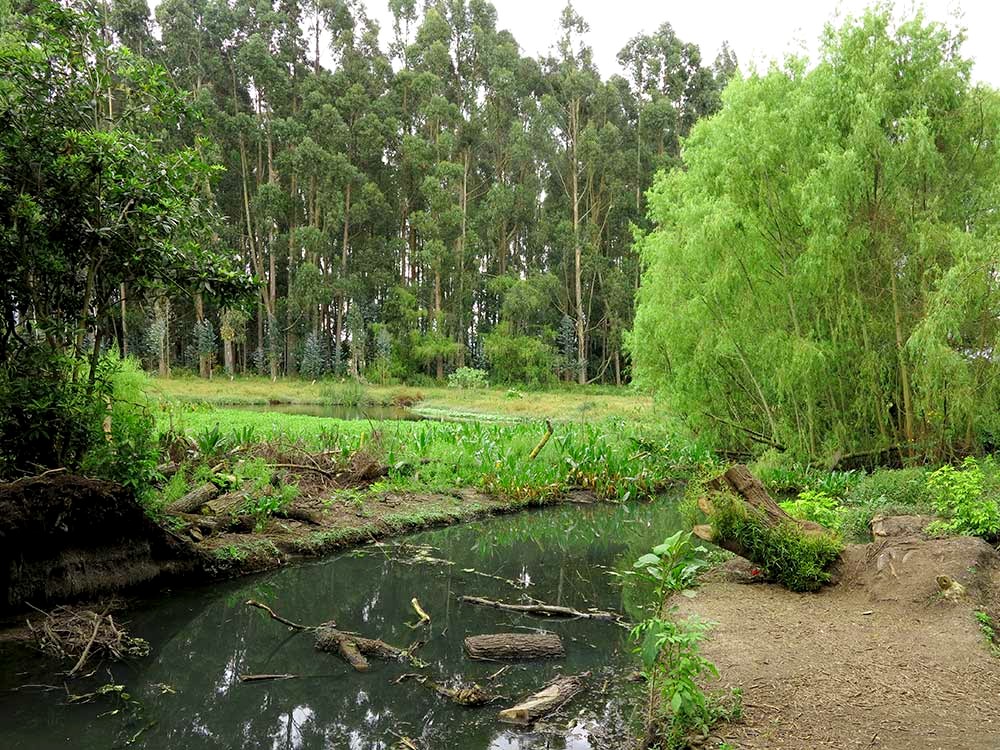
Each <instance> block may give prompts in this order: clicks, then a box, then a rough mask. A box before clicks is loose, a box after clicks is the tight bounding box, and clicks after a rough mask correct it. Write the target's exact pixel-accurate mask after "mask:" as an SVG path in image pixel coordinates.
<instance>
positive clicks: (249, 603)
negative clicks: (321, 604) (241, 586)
mask: <svg viewBox="0 0 1000 750" xmlns="http://www.w3.org/2000/svg"><path fill="white" fill-rule="evenodd" d="M245 604H246V605H247V606H248V607H256V608H257V609H262V610H264V611H265V612H267V613H268V614H269V615H270V616H271V619H272V620H277V621H278V622H280V623H282V624H283V625H287V626H288V627H290V628H293V629H294V630H310V631H312V630H316V626H315V625H300V624H299V623H297V622H292V621H291V620H287V619H285V618H284V617H282V616H281V615H279V614H278V613H277V612H275V611H274V610H273V609H271V608H270V607H268V606H267V605H266V604H261V603H260V602H258V601H255V600H253V599H247V600H246V602H245ZM325 624H326V625H328V626H331V627H332V625H331V623H325Z"/></svg>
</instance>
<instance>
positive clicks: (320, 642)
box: [316, 625, 407, 672]
mask: <svg viewBox="0 0 1000 750" xmlns="http://www.w3.org/2000/svg"><path fill="white" fill-rule="evenodd" d="M316 648H317V650H319V651H327V652H329V653H333V654H338V655H339V656H340V657H341V658H342V659H343V660H344V661H346V662H347V663H348V664H350V665H351V666H352V667H354V669H356V670H357V671H358V672H367V671H368V659H366V658H365V657H366V656H375V657H378V658H379V659H386V660H389V661H392V660H399V659H404V658H406V656H407V652H406V651H404V650H403V649H401V648H397V647H396V646H390V645H389V644H388V643H386V642H385V641H380V640H377V639H374V638H362V637H361V636H359V635H354V634H353V633H345V632H344V631H343V630H337V629H336V628H331V627H324V626H322V625H321V626H319V628H317V629H316Z"/></svg>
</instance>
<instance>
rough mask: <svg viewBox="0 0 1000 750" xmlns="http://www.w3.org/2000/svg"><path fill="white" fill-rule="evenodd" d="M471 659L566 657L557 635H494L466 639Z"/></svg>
mask: <svg viewBox="0 0 1000 750" xmlns="http://www.w3.org/2000/svg"><path fill="white" fill-rule="evenodd" d="M465 652H466V653H467V654H468V655H469V658H470V659H481V660H487V661H490V660H498V659H555V658H560V657H563V656H565V655H566V650H565V649H564V648H563V645H562V640H561V639H560V638H559V636H558V635H556V634H555V633H494V634H491V635H470V636H469V637H468V638H466V639H465Z"/></svg>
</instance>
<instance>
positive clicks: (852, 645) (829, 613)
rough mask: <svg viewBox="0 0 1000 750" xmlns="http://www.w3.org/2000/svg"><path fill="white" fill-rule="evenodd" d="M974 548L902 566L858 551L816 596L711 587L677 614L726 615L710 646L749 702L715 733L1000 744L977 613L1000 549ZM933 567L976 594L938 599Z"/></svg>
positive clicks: (919, 748)
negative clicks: (843, 576)
mask: <svg viewBox="0 0 1000 750" xmlns="http://www.w3.org/2000/svg"><path fill="white" fill-rule="evenodd" d="M950 541H955V540H950ZM965 541H969V542H971V541H972V540H965ZM912 544H913V543H912V542H909V545H910V546H911V547H912ZM939 546H940V543H939ZM959 546H961V545H959ZM982 546H983V547H986V545H985V544H983V545H982ZM966 547H967V548H965V549H963V550H962V552H964V553H965V554H953V553H957V552H958V550H956V549H954V545H953V546H952V548H951V549H948V550H946V552H947V554H944V555H942V554H940V551H936V552H935V551H933V550H931V551H929V552H928V554H924V555H923V562H921V560H920V559H919V558H920V557H921V555H922V554H923V553H922V552H918V553H916V555H914V554H912V553H911V554H910V555H907V556H906V557H905V558H904V557H902V556H900V557H898V559H897V560H896V561H895V562H896V565H895V566H893V565H887V564H883V563H884V562H885V560H884V559H883V557H884V555H881V556H880V555H879V553H881V552H884V550H885V546H884V543H883V545H882V546H881V547H875V546H874V545H872V546H870V547H858V548H856V549H857V552H856V553H855V554H854V555H853V559H854V562H855V563H857V565H856V566H855V567H856V569H855V570H854V571H853V572H851V573H850V575H849V576H848V578H847V580H845V581H844V582H843V583H841V584H839V585H837V586H833V587H830V588H828V589H826V590H824V591H823V592H821V593H819V594H811V595H810V594H794V593H791V592H789V591H787V590H785V589H782V588H779V587H777V586H772V585H768V584H746V583H737V582H734V580H735V577H734V576H732V575H719V576H717V577H716V578H717V579H716V580H712V581H710V582H708V583H706V584H705V585H704V586H703V587H702V588H701V589H700V590H699V592H698V593H697V596H696V597H695V598H694V599H692V600H685V601H683V602H681V603H680V605H679V606H680V610H681V611H682V612H683V613H693V614H697V615H698V616H700V617H703V618H706V619H709V620H713V621H715V622H717V623H718V624H717V625H716V627H715V628H714V629H713V631H712V635H711V636H710V640H709V641H708V643H707V644H706V647H705V653H706V655H707V656H708V658H710V659H712V660H713V661H714V662H715V663H716V665H717V666H718V668H719V672H720V675H721V682H722V684H724V685H725V686H727V687H740V688H742V689H743V698H744V706H745V719H744V721H743V722H742V723H741V724H738V725H733V726H728V727H724V728H722V729H721V730H720V731H718V733H717V735H716V736H717V737H718V738H719V739H720V740H723V741H726V742H728V743H730V744H731V745H732V746H734V747H736V748H741V749H744V750H751V749H753V750H756V749H757V748H761V749H763V748H768V750H792V749H793V748H794V749H795V750H808V749H811V748H837V749H838V750H847V749H849V748H879V749H882V750H994V749H997V748H1000V712H998V708H1000V659H998V658H996V657H994V656H993V655H991V654H990V652H989V649H988V648H987V646H986V643H985V639H984V636H983V634H982V633H981V631H980V630H979V626H978V624H977V623H976V621H975V620H974V618H973V615H972V611H973V608H974V602H976V606H978V604H979V603H982V602H983V599H984V597H986V598H991V597H995V595H996V591H997V588H996V586H995V584H997V583H1000V577H998V576H997V572H996V566H995V564H994V563H992V562H986V563H985V567H986V568H988V569H987V570H984V569H983V567H984V563H983V562H982V560H983V556H984V555H990V554H993V557H995V553H991V552H990V550H989V548H988V547H986V550H985V552H984V550H983V549H981V548H975V549H973V548H972V546H971V545H966ZM890 557H891V556H890ZM901 560H905V562H906V563H907V565H904V566H902V568H900V566H899V564H898V563H899V561H901ZM914 560H915V561H916V563H917V564H916V565H910V564H909V563H911V562H913V561H914ZM970 560H971V562H970ZM977 561H978V562H977ZM931 565H932V566H935V568H936V569H937V570H938V571H940V572H944V571H943V570H942V566H943V567H944V568H946V569H947V571H948V574H949V575H953V576H954V577H956V578H958V579H959V580H962V581H963V583H966V584H967V585H968V587H969V596H967V597H965V598H963V599H962V600H960V601H958V602H951V601H947V600H945V599H943V598H942V597H940V596H939V595H936V594H935V590H934V587H933V581H934V576H933V575H929V576H928V575H927V573H928V566H931ZM963 566H964V567H963ZM952 571H954V572H952ZM928 579H929V583H928ZM988 604H991V605H995V599H993V600H992V601H991V602H988ZM994 611H995V609H994ZM709 746H711V747H714V746H715V745H709Z"/></svg>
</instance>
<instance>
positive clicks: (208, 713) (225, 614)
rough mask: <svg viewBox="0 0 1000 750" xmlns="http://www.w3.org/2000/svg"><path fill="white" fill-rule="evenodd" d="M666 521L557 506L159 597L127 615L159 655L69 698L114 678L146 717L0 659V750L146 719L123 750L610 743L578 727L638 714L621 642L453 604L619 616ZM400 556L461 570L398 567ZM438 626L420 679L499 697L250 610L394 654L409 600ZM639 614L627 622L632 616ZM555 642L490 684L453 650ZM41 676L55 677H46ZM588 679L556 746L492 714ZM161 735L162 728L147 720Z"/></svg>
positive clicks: (40, 669)
mask: <svg viewBox="0 0 1000 750" xmlns="http://www.w3.org/2000/svg"><path fill="white" fill-rule="evenodd" d="M676 525H677V521H676V515H675V512H674V510H673V501H672V500H669V499H664V500H661V501H660V502H658V503H654V504H650V505H642V506H606V505H599V506H566V507H562V508H555V509H550V510H544V511H538V512H532V513H524V514H520V515H517V516H509V517H499V518H494V519H490V520H486V521H482V522H478V523H472V524H466V525H462V526H456V527H452V528H448V529H442V530H438V531H430V532H425V533H421V534H416V535H413V536H410V537H407V538H406V539H404V540H397V541H395V542H393V543H391V544H389V545H387V546H386V547H382V548H375V547H369V548H367V549H365V550H363V551H360V552H354V553H348V554H345V555H342V556H339V557H336V558H331V559H327V560H324V561H321V562H316V563H310V564H304V565H298V566H294V567H288V568H285V569H282V570H277V571H274V572H272V573H269V574H265V575H261V576H257V577H255V578H252V579H242V580H240V581H236V582H231V583H227V584H222V585H215V586H211V587H203V588H198V589H192V590H185V591H180V590H178V591H174V592H170V593H166V594H165V595H163V596H162V597H160V598H158V599H157V600H156V601H151V602H149V603H148V604H146V605H144V606H141V607H139V608H138V609H137V610H133V611H132V612H130V613H129V616H128V617H129V619H130V627H131V630H132V631H133V634H134V635H138V636H141V637H144V638H146V639H148V640H149V642H150V643H151V645H152V653H151V654H150V656H149V657H147V658H146V659H142V660H139V661H136V662H133V663H131V664H127V665H116V666H114V667H113V669H112V670H111V671H110V672H109V670H108V668H107V667H102V669H101V670H100V671H99V672H98V673H97V674H95V675H94V676H93V677H92V678H90V679H89V680H76V681H74V682H73V683H71V685H70V689H71V690H72V692H74V693H83V692H87V691H88V690H93V689H95V687H97V686H99V685H101V684H104V683H107V682H114V683H118V684H124V685H126V686H127V688H128V690H129V691H130V693H131V694H132V695H133V696H134V697H135V698H136V700H137V701H138V702H139V704H141V711H140V712H138V713H136V712H135V711H123V712H121V713H119V714H116V715H110V716H101V714H102V713H104V712H107V711H109V710H114V709H115V708H116V707H117V705H118V704H116V703H114V702H113V701H111V700H110V699H108V698H103V699H101V701H99V702H95V703H91V704H89V705H70V706H67V705H65V694H64V693H63V692H59V691H50V692H42V691H41V690H40V689H38V688H22V689H20V690H12V688H17V687H18V686H21V685H25V684H32V683H45V684H51V685H57V686H58V685H61V684H62V682H61V678H59V677H58V676H54V675H53V672H52V670H53V668H62V669H68V665H53V664H52V663H50V662H49V663H47V662H42V661H39V659H38V658H37V657H34V656H32V657H27V656H25V655H24V654H23V653H18V652H10V651H9V650H8V651H7V652H6V653H0V748H17V749H22V748H23V749H24V750H28V749H29V748H30V749H32V750H34V749H37V750H46V749H48V748H79V749H81V750H91V749H95V750H96V749H98V748H101V749H103V748H111V747H120V746H123V745H124V742H123V740H127V739H129V738H130V737H131V736H132V735H133V734H134V733H135V732H137V731H138V730H139V729H140V728H142V727H144V726H147V725H149V724H150V723H152V726H149V728H148V729H146V730H145V731H143V732H142V734H140V735H139V737H138V739H137V740H136V741H135V742H134V743H133V744H132V747H137V748H149V749H150V750H154V749H156V750H159V749H161V748H171V749H174V748H178V749H180V748H185V749H187V748H190V749H192V750H195V749H200V748H274V749H278V748H280V749H282V750H291V749H293V748H294V749H296V750H297V749H299V748H331V749H335V750H340V749H341V748H343V749H345V750H369V749H371V750H377V749H382V748H389V747H392V746H393V745H394V744H395V743H396V742H397V739H398V737H397V735H406V736H408V737H411V738H414V740H416V741H417V745H418V747H421V748H427V749H428V750H444V749H450V748H455V749H456V750H458V749H461V750H466V749H467V750H477V749H479V748H491V749H492V750H527V749H528V748H532V749H534V748H552V749H562V748H566V749H568V748H573V750H585V749H586V748H591V747H593V748H602V750H603V749H604V748H609V747H614V746H615V745H611V744H609V741H608V740H606V739H601V740H596V739H593V740H589V739H588V737H587V731H586V728H587V727H588V726H594V725H597V726H600V727H601V728H602V730H603V731H604V732H610V733H612V734H613V733H615V732H616V731H620V730H621V728H622V727H623V726H624V725H625V724H626V723H627V722H628V721H629V720H630V719H632V718H633V717H634V715H635V713H634V712H635V708H634V705H635V699H636V692H635V691H636V688H635V687H634V686H632V685H630V684H629V683H626V682H625V681H623V680H622V677H623V675H625V674H627V673H628V672H629V671H631V670H632V669H634V668H635V662H634V657H633V656H632V654H631V653H630V652H629V644H628V642H627V633H626V631H625V630H624V629H622V628H620V627H617V626H615V625H612V624H609V623H605V622H594V621H587V620H578V621H541V620H538V619H534V618H528V617H522V616H518V615H512V614H511V613H505V612H501V611H497V610H493V609H484V608H480V607H474V606H470V605H463V604H461V603H459V602H458V601H457V599H456V597H457V596H459V595H462V594H469V595H477V596H485V597H488V598H493V599H504V600H507V601H515V600H516V599H517V597H518V596H519V594H521V593H528V594H530V595H531V596H533V597H535V598H537V599H540V600H543V601H546V602H549V603H553V604H564V605H569V606H573V607H576V608H578V609H584V608H586V607H600V608H605V609H615V610H618V611H627V609H628V607H627V606H626V604H627V602H628V601H629V600H631V599H633V598H635V594H634V592H633V593H629V592H628V591H627V590H624V589H623V588H622V587H621V586H620V585H619V584H618V583H617V582H616V579H615V578H614V577H612V576H610V575H609V571H610V570H614V569H624V568H626V567H627V566H628V565H630V564H631V561H632V560H634V559H635V558H636V557H638V556H639V555H640V554H642V553H643V552H644V551H647V550H648V549H649V548H650V547H651V546H653V545H654V544H656V543H658V542H660V541H662V540H663V538H664V537H665V536H667V535H668V534H669V533H670V532H671V531H673V530H674V528H675V527H676ZM403 542H405V543H408V544H409V545H429V546H431V547H433V548H434V550H433V551H430V552H428V553H427V554H430V555H432V556H434V557H437V558H442V559H446V560H451V561H453V562H454V563H455V564H454V565H433V564H427V563H417V564H406V563H405V562H403V560H406V559H411V557H412V554H413V552H412V548H407V547H400V546H399V545H400V544H401V543H403ZM468 568H474V569H475V570H477V571H480V572H482V573H488V574H491V575H496V576H499V577H502V578H505V579H511V580H512V581H521V582H523V583H524V584H528V585H526V586H524V587H519V586H514V585H512V584H511V583H507V582H501V581H498V580H496V579H494V578H488V577H484V576H481V575H477V574H475V573H469V572H463V569H468ZM413 596H416V597H418V598H419V600H420V602H421V604H422V605H423V607H424V608H425V609H426V610H427V611H428V612H429V613H430V615H431V617H432V618H433V621H432V627H431V628H430V641H429V642H428V643H427V644H426V645H425V646H424V647H423V648H422V649H421V650H420V651H419V652H418V653H419V655H420V656H421V658H423V659H424V660H425V661H427V662H428V663H429V665H430V666H429V667H428V669H426V670H425V672H426V673H427V674H429V675H431V676H432V678H434V679H436V680H438V681H439V682H441V683H451V682H453V681H455V680H458V679H462V680H475V681H478V682H480V684H483V685H490V684H497V683H499V687H498V688H497V689H498V691H499V692H500V693H501V694H503V695H504V696H506V700H503V701H501V702H499V703H497V704H495V705H491V706H487V707H485V708H478V709H469V708H461V707H458V706H455V705H454V704H452V703H451V702H450V701H447V700H445V699H442V698H440V697H438V696H437V695H435V694H434V693H433V692H432V691H431V690H429V689H427V688H425V687H422V686H420V685H418V684H416V683H415V682H413V681H407V682H404V683H401V684H398V685H391V684H390V682H391V681H392V680H393V679H395V678H396V677H397V676H399V675H400V674H402V673H404V672H407V671H413V669H412V667H410V666H408V665H405V664H398V663H385V662H378V661H372V669H371V671H370V672H368V673H366V674H358V673H355V672H353V671H352V670H351V669H350V668H349V667H348V666H347V665H346V664H345V663H344V662H342V661H341V660H340V659H338V658H337V657H335V656H333V655H330V654H324V653H319V652H317V651H315V650H314V649H313V639H312V636H311V634H308V633H302V634H290V633H289V632H288V631H287V630H286V629H285V628H284V627H283V626H282V625H280V624H279V623H277V622H274V621H272V620H270V619H268V618H267V617H266V616H265V615H264V614H263V613H261V612H259V611H257V610H252V609H250V608H248V607H246V606H244V605H243V602H244V601H245V600H246V599H249V598H254V599H258V600H260V601H264V602H266V603H268V604H269V605H270V606H272V607H273V608H274V609H275V610H276V611H277V612H279V613H280V614H283V615H284V616H286V617H288V618H289V619H292V620H295V621H297V622H302V623H307V624H314V623H320V622H323V621H325V620H328V619H331V618H334V619H336V621H337V623H338V625H339V626H340V627H341V628H343V629H345V630H353V631H357V632H359V633H362V634H365V635H369V636H372V637H379V638H382V639H383V640H385V641H388V642H390V643H394V644H397V645H403V646H405V645H408V644H409V643H411V642H412V641H414V640H416V639H418V638H421V637H422V635H421V633H422V632H424V631H421V630H412V629H410V628H409V627H407V624H406V623H407V621H412V620H414V619H415V616H414V613H413V611H412V609H411V607H410V599H411V597H413ZM634 614H635V613H634V612H633V613H632V615H633V616H634ZM523 628H547V629H550V630H553V631H556V632H558V633H559V634H560V635H561V636H562V638H563V641H564V643H565V646H566V650H567V658H566V659H564V660H553V661H547V662H533V663H523V664H515V665H513V666H511V667H510V668H509V669H507V670H506V671H505V672H504V673H503V675H501V677H500V678H499V679H498V681H497V682H496V683H489V682H488V681H487V677H488V676H489V675H491V674H493V673H495V672H496V671H497V669H498V668H499V667H500V666H501V665H499V664H495V663H482V662H473V661H470V660H468V659H466V658H465V657H464V656H463V654H462V648H461V641H462V639H463V638H464V637H465V636H466V635H470V634H476V633H488V632H504V631H514V632H518V631H519V632H526V631H525V630H523ZM46 670H48V671H46ZM587 670H589V671H590V672H592V677H591V678H590V690H589V691H588V693H587V694H586V696H585V697H583V698H581V699H579V700H577V701H575V702H574V703H572V704H571V705H570V706H567V707H565V708H563V709H562V711H561V712H560V714H559V717H560V718H559V721H558V723H557V726H558V730H557V731H556V733H555V734H554V735H553V734H545V733H541V732H526V731H522V730H520V729H518V728H515V727H511V726H509V725H505V724H502V723H500V722H498V721H497V719H496V713H497V711H498V710H499V709H500V708H503V707H505V706H508V705H512V703H513V702H515V700H516V699H519V698H520V697H522V696H524V695H526V694H528V693H530V692H533V691H535V690H537V689H538V688H540V687H541V686H542V685H543V684H544V683H545V682H546V681H548V680H549V679H551V678H552V677H553V676H555V675H558V674H560V673H565V674H571V673H579V672H583V671H587ZM253 673H293V674H298V675H303V677H301V678H299V679H293V680H286V681H282V682H262V683H241V682H240V680H239V675H241V674H253ZM154 722H155V723H154Z"/></svg>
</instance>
